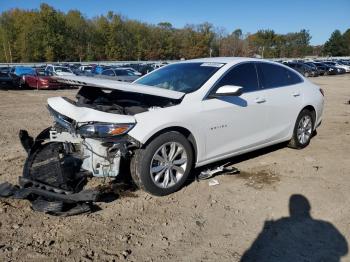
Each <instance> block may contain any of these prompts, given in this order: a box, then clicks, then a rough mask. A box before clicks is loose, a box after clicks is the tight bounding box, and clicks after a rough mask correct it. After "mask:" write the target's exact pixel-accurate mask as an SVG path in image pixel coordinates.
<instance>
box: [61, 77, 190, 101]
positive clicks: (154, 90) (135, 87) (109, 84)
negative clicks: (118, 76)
mask: <svg viewBox="0 0 350 262" xmlns="http://www.w3.org/2000/svg"><path fill="white" fill-rule="evenodd" d="M55 78H56V79H57V81H59V82H62V83H66V84H69V85H77V86H93V87H100V88H102V89H111V90H120V91H125V92H133V93H141V94H147V95H154V96H160V97H166V98H170V99H181V98H183V96H184V95H185V93H182V92H178V91H173V90H168V89H163V88H159V87H153V86H146V85H139V84H134V83H125V82H120V81H116V80H109V79H101V78H94V77H87V76H62V77H57V76H56V77H55Z"/></svg>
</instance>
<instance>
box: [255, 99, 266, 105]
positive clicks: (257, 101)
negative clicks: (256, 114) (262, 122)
mask: <svg viewBox="0 0 350 262" xmlns="http://www.w3.org/2000/svg"><path fill="white" fill-rule="evenodd" d="M265 102H266V100H265V98H261V97H258V98H256V99H255V103H258V104H261V103H265Z"/></svg>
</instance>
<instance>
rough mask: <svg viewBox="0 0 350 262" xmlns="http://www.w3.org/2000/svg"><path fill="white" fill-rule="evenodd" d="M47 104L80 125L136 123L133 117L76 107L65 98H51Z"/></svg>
mask: <svg viewBox="0 0 350 262" xmlns="http://www.w3.org/2000/svg"><path fill="white" fill-rule="evenodd" d="M47 103H48V105H49V107H50V108H51V109H53V110H54V111H55V112H58V113H60V114H61V115H64V116H66V117H68V118H70V119H73V120H74V121H76V122H78V123H86V122H104V123H114V124H130V123H135V122H136V120H135V118H134V117H133V116H130V115H119V114H112V113H107V112H102V111H97V110H94V109H92V108H87V107H81V106H76V105H74V104H73V103H71V102H69V101H68V100H67V99H64V98H63V97H51V98H49V99H48V100H47Z"/></svg>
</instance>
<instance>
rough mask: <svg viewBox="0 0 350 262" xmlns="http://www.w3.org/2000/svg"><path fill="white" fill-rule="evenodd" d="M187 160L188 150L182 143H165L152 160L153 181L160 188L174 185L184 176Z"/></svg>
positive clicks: (151, 172)
mask: <svg viewBox="0 0 350 262" xmlns="http://www.w3.org/2000/svg"><path fill="white" fill-rule="evenodd" d="M187 162H188V160H187V153H186V150H185V149H184V147H183V146H182V145H181V144H180V143H178V142H169V143H165V144H163V145H162V146H160V147H159V148H158V149H157V150H156V152H155V153H154V155H153V157H152V160H151V165H150V174H151V178H152V180H153V182H154V183H155V185H157V186H158V187H160V188H169V187H172V186H174V185H175V184H177V183H178V182H179V181H180V180H181V178H182V177H183V175H184V173H185V171H186V167H187Z"/></svg>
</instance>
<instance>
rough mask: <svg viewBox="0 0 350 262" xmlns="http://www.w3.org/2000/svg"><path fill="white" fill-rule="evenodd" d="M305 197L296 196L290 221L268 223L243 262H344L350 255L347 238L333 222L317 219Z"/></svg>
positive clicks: (287, 219)
mask: <svg viewBox="0 0 350 262" xmlns="http://www.w3.org/2000/svg"><path fill="white" fill-rule="evenodd" d="M310 210H311V205H310V203H309V201H308V199H307V198H306V197H304V196H303V195H292V196H291V197H290V200H289V212H290V216H289V217H284V218H281V219H278V220H276V221H273V220H269V221H265V224H264V226H263V229H262V231H261V232H260V234H259V235H258V237H257V238H256V239H255V241H254V242H253V244H252V245H251V247H250V248H249V249H248V250H247V251H246V252H245V253H244V254H243V256H242V258H241V262H251V261H259V262H265V261H269V262H275V261H276V262H277V261H278V262H280V261H284V262H288V261H293V262H294V261H310V262H312V261H327V262H332V261H340V259H341V257H342V256H345V255H346V254H347V253H348V244H347V241H346V239H345V237H344V236H343V235H342V234H341V233H340V232H339V231H338V230H337V229H336V228H335V227H334V226H333V225H332V224H331V223H329V222H326V221H322V220H316V219H313V218H312V217H311V215H310Z"/></svg>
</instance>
